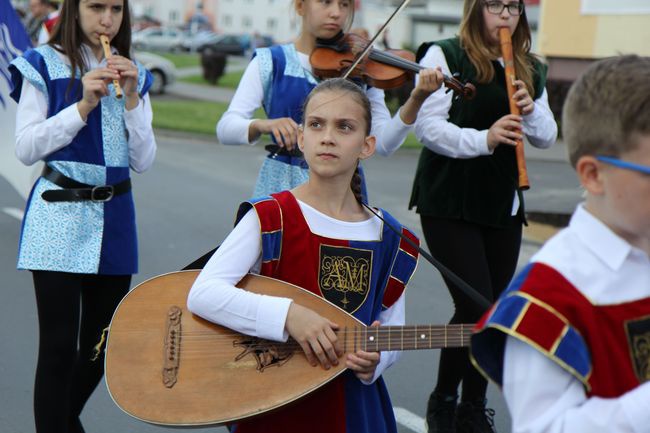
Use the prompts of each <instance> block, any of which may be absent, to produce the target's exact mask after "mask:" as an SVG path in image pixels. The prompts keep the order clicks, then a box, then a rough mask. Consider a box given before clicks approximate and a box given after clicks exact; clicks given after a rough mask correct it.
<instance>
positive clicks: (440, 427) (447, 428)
mask: <svg viewBox="0 0 650 433" xmlns="http://www.w3.org/2000/svg"><path fill="white" fill-rule="evenodd" d="M456 398H457V396H455V395H453V396H447V395H443V394H438V393H437V392H435V391H434V392H432V393H431V395H430V396H429V402H428V403H427V432H428V433H456V424H455V419H454V416H455V414H456Z"/></svg>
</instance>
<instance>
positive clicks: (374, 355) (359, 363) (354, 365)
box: [345, 320, 381, 382]
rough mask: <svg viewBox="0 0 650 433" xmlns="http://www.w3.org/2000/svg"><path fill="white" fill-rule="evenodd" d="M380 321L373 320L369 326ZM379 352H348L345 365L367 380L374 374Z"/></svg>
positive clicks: (377, 324)
mask: <svg viewBox="0 0 650 433" xmlns="http://www.w3.org/2000/svg"><path fill="white" fill-rule="evenodd" d="M379 325H380V323H379V322H378V321H377V320H375V321H374V322H372V325H370V326H373V327H374V326H379ZM380 358H381V354H380V353H379V352H364V351H363V350H358V351H357V352H356V353H349V354H348V357H347V360H346V361H345V366H346V367H347V368H349V369H350V370H352V371H354V374H355V375H356V376H357V377H358V378H359V379H360V380H363V381H365V382H369V381H371V380H372V378H373V377H374V376H375V370H376V369H377V364H379V359H380Z"/></svg>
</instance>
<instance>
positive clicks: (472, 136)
mask: <svg viewBox="0 0 650 433" xmlns="http://www.w3.org/2000/svg"><path fill="white" fill-rule="evenodd" d="M499 62H501V64H502V65H503V59H502V58H499ZM420 65H422V66H424V67H426V68H436V67H438V66H439V67H440V68H441V69H442V72H443V73H444V74H447V75H449V76H451V72H450V70H449V65H448V64H447V59H446V58H445V55H444V53H443V51H442V48H440V47H439V46H437V45H431V47H430V48H429V49H428V50H427V53H426V54H425V55H424V57H423V58H422V59H421V60H420ZM416 80H417V78H416ZM452 98H453V93H452V92H449V93H446V92H444V91H437V92H434V93H433V94H431V95H430V96H429V97H428V98H427V99H426V101H424V103H423V104H422V108H421V109H420V112H419V114H418V118H417V120H416V121H415V136H416V137H417V139H418V140H419V141H420V143H422V144H423V145H424V146H426V147H427V148H428V149H429V150H431V151H433V152H435V153H438V154H440V155H444V156H448V157H450V158H474V157H477V156H481V155H491V154H492V151H491V150H490V149H489V148H488V143H487V135H488V130H487V129H484V130H478V129H473V128H461V127H460V126H458V125H455V124H453V123H451V122H450V121H449V110H450V109H451V104H452ZM534 103H535V108H534V109H533V111H532V112H531V113H529V114H527V115H525V116H522V118H523V122H522V123H523V132H524V135H525V136H526V138H527V139H528V141H529V142H530V144H532V145H533V146H535V147H538V148H540V149H546V148H549V147H551V146H552V145H553V143H555V141H556V140H557V124H556V123H555V118H554V117H553V112H552V111H551V108H550V107H549V105H548V95H547V93H546V89H544V91H543V92H542V94H541V95H540V96H539V97H538V98H537V99H535V101H534ZM519 204H520V203H519V196H518V195H517V194H516V193H515V194H514V197H513V200H512V215H516V214H517V211H518V210H519Z"/></svg>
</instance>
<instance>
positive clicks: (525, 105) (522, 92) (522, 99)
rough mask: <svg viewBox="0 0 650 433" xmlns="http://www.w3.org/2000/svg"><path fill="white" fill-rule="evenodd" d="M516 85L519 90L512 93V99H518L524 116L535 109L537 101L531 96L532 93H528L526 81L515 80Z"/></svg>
mask: <svg viewBox="0 0 650 433" xmlns="http://www.w3.org/2000/svg"><path fill="white" fill-rule="evenodd" d="M515 86H517V91H516V92H515V93H514V95H512V99H514V100H515V101H517V107H519V111H520V112H521V114H522V115H523V116H525V115H527V114H530V113H532V112H533V110H534V109H535V101H533V98H531V96H530V93H528V88H527V87H526V83H524V82H523V81H521V80H516V81H515Z"/></svg>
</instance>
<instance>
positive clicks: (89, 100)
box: [78, 68, 120, 121]
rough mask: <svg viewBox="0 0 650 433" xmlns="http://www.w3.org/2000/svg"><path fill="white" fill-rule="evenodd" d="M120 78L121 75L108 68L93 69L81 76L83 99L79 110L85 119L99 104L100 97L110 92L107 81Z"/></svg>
mask: <svg viewBox="0 0 650 433" xmlns="http://www.w3.org/2000/svg"><path fill="white" fill-rule="evenodd" d="M118 78H120V76H119V75H118V74H117V73H116V72H114V71H112V70H110V69H108V68H97V69H93V70H92V71H90V72H87V73H86V74H85V75H84V76H83V77H81V85H82V87H83V95H82V97H81V101H79V104H78V110H79V114H81V117H82V119H84V121H85V120H86V118H87V117H88V114H89V113H90V112H91V111H92V110H93V109H94V108H95V107H96V106H97V105H98V104H99V101H100V99H101V98H102V97H103V96H107V95H108V94H109V92H108V86H107V83H109V82H110V81H112V80H117V79H118Z"/></svg>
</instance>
